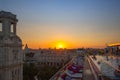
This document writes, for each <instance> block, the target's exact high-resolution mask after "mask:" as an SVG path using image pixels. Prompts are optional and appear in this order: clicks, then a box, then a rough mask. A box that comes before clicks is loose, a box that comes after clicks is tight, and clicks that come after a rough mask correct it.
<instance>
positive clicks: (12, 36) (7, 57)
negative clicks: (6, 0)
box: [0, 11, 23, 80]
mask: <svg viewBox="0 0 120 80" xmlns="http://www.w3.org/2000/svg"><path fill="white" fill-rule="evenodd" d="M17 22H18V20H17V19H16V15H14V14H12V13H10V12H5V11H0V23H1V24H2V28H1V30H0V80H22V79H23V75H22V74H23V73H22V72H23V70H22V67H23V65H22V57H23V56H22V41H21V39H20V38H19V37H18V36H17V35H16V24H17Z"/></svg>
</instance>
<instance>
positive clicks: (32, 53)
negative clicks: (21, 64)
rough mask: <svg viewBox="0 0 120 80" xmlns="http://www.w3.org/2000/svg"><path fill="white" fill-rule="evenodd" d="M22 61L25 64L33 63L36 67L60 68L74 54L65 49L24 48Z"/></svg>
mask: <svg viewBox="0 0 120 80" xmlns="http://www.w3.org/2000/svg"><path fill="white" fill-rule="evenodd" d="M23 53H24V60H25V61H26V62H27V63H35V64H37V65H38V66H40V65H41V66H43V65H49V66H60V65H64V64H65V63H66V62H67V61H68V60H70V59H71V57H70V56H72V55H73V54H74V53H73V52H71V51H70V50H65V49H30V48H28V46H27V45H26V46H25V49H24V52H23Z"/></svg>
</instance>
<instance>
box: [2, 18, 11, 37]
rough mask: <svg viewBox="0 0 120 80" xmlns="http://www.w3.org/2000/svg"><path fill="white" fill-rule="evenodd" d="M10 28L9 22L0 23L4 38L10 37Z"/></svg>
mask: <svg viewBox="0 0 120 80" xmlns="http://www.w3.org/2000/svg"><path fill="white" fill-rule="evenodd" d="M10 26H11V23H10V22H9V20H7V19H6V20H3V23H2V28H3V33H4V35H5V36H9V35H10Z"/></svg>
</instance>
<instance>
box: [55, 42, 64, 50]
mask: <svg viewBox="0 0 120 80" xmlns="http://www.w3.org/2000/svg"><path fill="white" fill-rule="evenodd" d="M56 48H57V49H63V48H65V44H64V43H63V42H58V43H57V45H56Z"/></svg>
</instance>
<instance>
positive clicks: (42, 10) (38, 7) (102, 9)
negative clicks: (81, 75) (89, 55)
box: [0, 0, 120, 48]
mask: <svg viewBox="0 0 120 80" xmlns="http://www.w3.org/2000/svg"><path fill="white" fill-rule="evenodd" d="M0 1H1V2H0V10H5V11H10V12H13V13H15V14H17V18H19V23H18V24H17V26H18V27H17V28H18V29H17V30H18V31H17V32H18V35H19V36H20V37H21V38H22V40H23V45H25V44H26V43H27V44H28V45H29V47H31V48H54V47H57V48H79V47H85V48H88V47H92V48H104V47H105V46H106V44H109V43H116V42H119V41H120V37H118V36H120V32H119V31H120V1H119V0H84V1H83V0H31V1H30V0H29V1H28V0H26V1H25V0H19V1H17V0H0Z"/></svg>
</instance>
